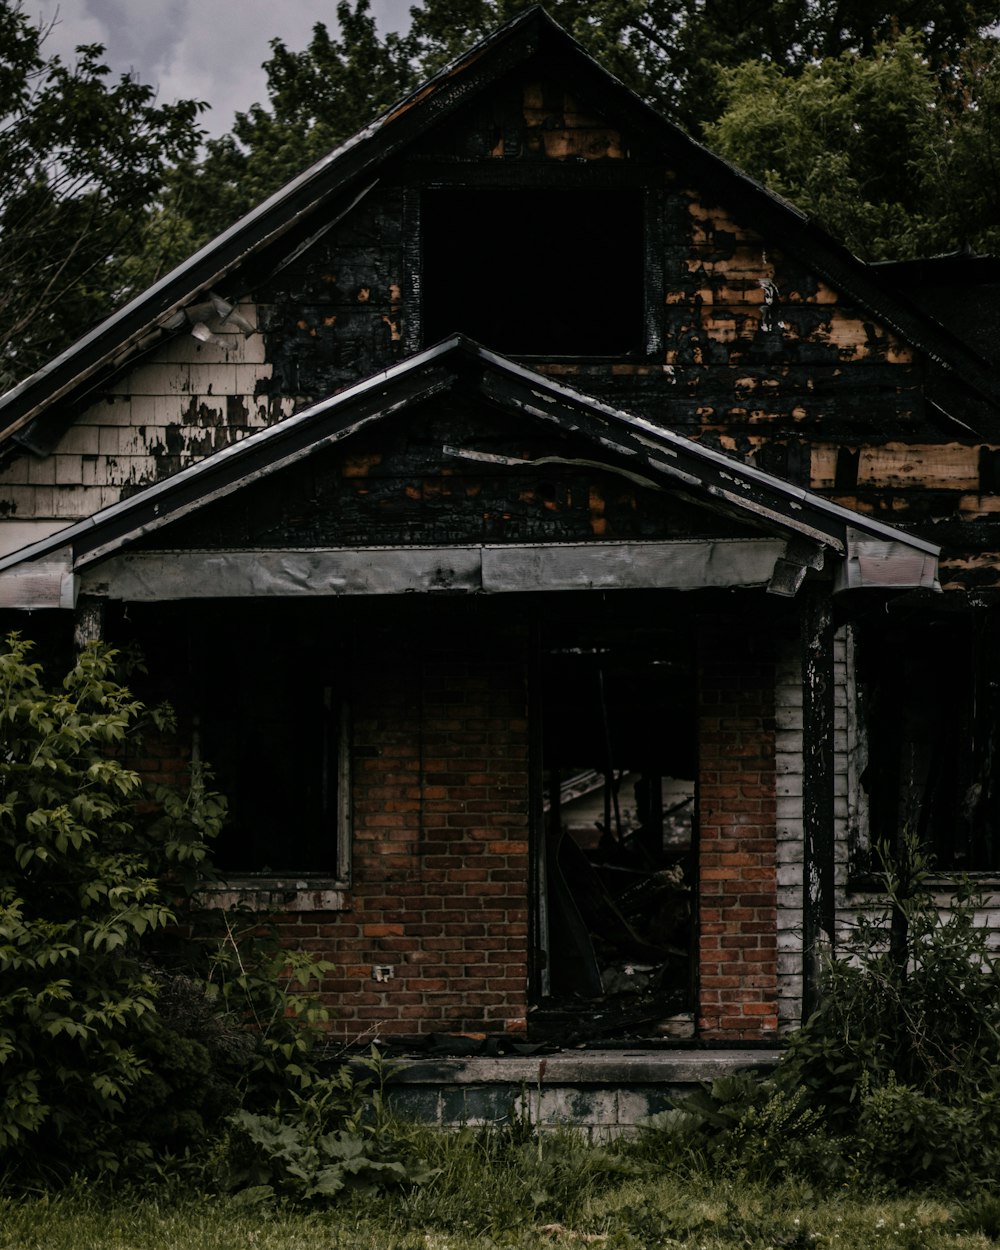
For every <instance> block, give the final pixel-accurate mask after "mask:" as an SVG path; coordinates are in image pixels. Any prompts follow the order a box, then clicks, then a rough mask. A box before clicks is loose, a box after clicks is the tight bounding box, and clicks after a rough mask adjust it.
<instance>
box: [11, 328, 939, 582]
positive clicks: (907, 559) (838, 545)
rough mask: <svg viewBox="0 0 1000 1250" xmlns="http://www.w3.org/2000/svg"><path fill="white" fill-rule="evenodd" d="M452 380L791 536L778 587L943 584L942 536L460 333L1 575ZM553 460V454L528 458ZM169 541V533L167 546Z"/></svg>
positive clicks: (128, 535) (23, 555)
mask: <svg viewBox="0 0 1000 1250" xmlns="http://www.w3.org/2000/svg"><path fill="white" fill-rule="evenodd" d="M449 392H450V393H456V394H460V395H462V396H463V397H465V398H468V399H469V400H470V401H474V402H480V403H489V404H491V405H492V406H494V407H499V408H501V409H506V410H508V411H510V412H511V413H516V414H518V415H520V416H521V417H528V418H529V419H533V420H535V421H538V422H540V423H543V424H547V425H549V426H550V427H555V428H557V429H560V430H562V431H566V432H570V433H572V434H574V435H575V436H576V437H577V438H582V439H583V440H585V441H586V442H589V443H590V445H591V446H592V447H593V456H594V458H593V460H592V461H584V462H583V463H590V464H593V465H595V466H598V467H602V468H608V469H610V470H611V471H613V472H616V473H619V474H621V475H622V476H624V477H626V478H629V479H631V480H633V481H635V482H637V483H639V484H641V485H645V486H650V487H654V488H661V489H662V488H669V489H671V490H673V491H674V492H675V493H676V494H677V495H679V496H680V497H682V498H684V499H687V500H689V501H690V502H692V503H695V504H698V505H701V506H707V507H709V508H711V509H713V510H715V511H717V512H721V513H724V514H728V515H730V516H732V517H734V518H736V519H737V520H739V521H741V522H742V523H743V524H744V525H746V524H748V523H749V524H750V525H751V526H753V527H754V529H756V530H758V531H762V533H763V535H764V536H767V537H770V538H779V539H781V540H783V541H784V544H785V545H784V548H783V552H784V554H783V556H781V557H780V558H779V560H778V564H777V565H776V566H775V569H774V575H773V577H772V578H771V585H770V589H772V590H773V591H776V593H779V594H794V593H795V590H796V589H797V588H798V586H799V584H801V581H802V580H803V578H804V577H805V575H806V572H807V570H809V569H821V568H822V567H823V564H824V559H825V557H826V555H827V553H830V554H831V555H832V556H834V557H837V558H839V560H840V562H841V563H840V565H839V572H838V577H839V587H840V588H850V587H854V586H879V587H881V588H883V589H916V588H931V589H936V588H937V557H938V554H939V548H938V547H937V546H935V545H934V544H933V543H929V542H926V541H925V540H923V539H921V538H918V537H915V536H913V535H911V534H907V533H905V532H904V531H902V530H900V529H897V528H895V527H894V526H890V525H886V524H884V523H883V522H881V521H877V520H875V519H873V518H871V517H867V516H863V515H861V514H859V513H856V512H853V511H851V510H850V509H848V508H844V507H842V506H840V505H839V504H836V503H833V502H831V501H830V500H828V499H825V498H823V497H822V496H821V495H818V494H815V493H813V492H811V491H808V490H805V489H804V488H802V487H799V486H796V485H793V484H792V483H790V482H787V481H785V480H783V479H782V478H779V477H776V476H775V475H773V474H770V473H766V472H764V471H763V470H761V469H758V468H756V467H755V466H753V465H750V464H747V463H746V462H744V461H742V460H740V459H738V458H737V457H735V456H731V455H727V454H725V453H723V452H720V451H716V450H715V449H713V448H710V447H705V446H703V445H702V444H700V443H696V442H694V441H692V440H691V439H689V438H686V437H684V436H682V435H680V434H677V433H675V432H674V431H671V430H667V429H664V428H662V427H660V426H658V425H656V424H654V423H653V422H652V421H650V420H649V419H647V418H644V417H639V416H636V415H634V414H631V413H628V412H624V411H622V410H620V409H617V408H614V407H612V406H610V405H608V404H605V403H603V402H601V401H600V400H598V399H595V398H594V397H592V396H589V395H586V394H583V393H581V392H579V391H577V390H574V389H573V388H572V387H569V386H567V385H566V384H565V383H562V382H558V381H555V380H553V379H551V378H548V377H545V376H543V375H542V374H539V373H536V372H533V371H532V370H530V369H528V368H526V367H524V366H523V365H520V364H517V363H515V362H514V361H511V360H508V359H507V358H505V357H503V356H500V355H498V354H497V353H495V352H492V351H489V350H488V349H486V348H484V347H482V346H481V345H480V344H478V343H474V342H472V341H471V340H469V339H466V338H464V337H463V336H461V335H455V336H452V337H450V338H448V339H445V340H443V341H442V342H441V343H438V344H437V345H436V346H434V347H431V348H428V349H427V350H425V351H423V352H420V353H419V354H418V355H416V356H412V357H410V358H408V359H407V360H404V361H403V362H401V363H400V364H398V365H396V366H394V367H393V368H392V369H389V370H387V371H385V372H383V373H379V374H376V375H375V376H373V377H370V378H368V379H366V380H365V381H363V382H360V383H358V384H356V385H354V386H351V387H349V388H347V389H345V390H343V391H340V392H339V393H337V394H334V395H331V396H329V397H328V398H326V399H324V400H322V401H320V402H319V403H316V404H313V405H311V406H310V407H308V408H306V409H304V410H303V411H302V412H300V413H298V414H297V415H295V416H292V417H289V418H287V419H286V420H285V421H283V422H281V423H279V424H277V425H274V426H271V427H270V428H268V429H264V430H261V431H259V432H258V433H255V434H253V435H251V436H249V437H247V438H245V439H243V440H242V441H241V442H239V443H236V444H234V445H233V446H231V447H228V448H225V449H224V450H222V451H219V452H217V453H215V454H214V455H212V456H210V457H208V458H207V459H205V460H202V461H200V462H199V463H197V464H195V465H192V466H190V467H188V468H186V469H183V470H181V471H180V472H178V473H176V474H174V475H173V476H172V477H170V478H168V479H166V480H164V481H162V482H157V483H154V484H152V485H150V486H147V487H145V488H144V489H143V490H141V491H139V492H137V493H136V494H135V495H133V496H132V497H130V498H129V499H127V500H123V501H121V502H119V503H116V504H113V505H111V506H110V507H107V508H104V509H102V510H100V511H99V512H96V513H94V514H93V515H92V516H90V517H88V518H86V519H85V520H83V521H80V522H77V523H75V524H73V525H70V526H68V527H67V528H65V529H63V530H60V531H58V532H57V533H55V534H53V535H51V536H50V537H48V538H46V539H43V540H41V541H39V542H36V543H33V544H31V545H29V546H26V547H23V548H21V549H20V550H19V551H16V552H13V553H11V554H9V555H7V556H4V557H3V558H0V584H5V585H6V586H7V587H8V588H12V587H13V585H14V581H15V580H23V577H25V576H26V577H31V576H32V570H33V569H34V570H35V571H36V572H39V573H40V572H41V565H42V564H44V563H45V562H46V561H47V560H48V561H52V559H53V557H57V553H58V557H57V559H58V562H59V563H60V564H61V565H62V567H63V569H64V570H65V572H66V573H69V572H72V573H73V574H79V573H80V572H82V571H83V570H85V569H87V568H88V567H91V566H93V565H95V564H96V563H97V562H99V561H104V560H106V559H107V558H109V557H111V556H113V555H115V554H117V553H119V552H122V551H123V550H124V549H127V548H128V547H130V546H131V545H132V544H134V543H136V542H137V541H138V540H139V539H140V538H143V537H145V536H147V535H150V534H153V533H156V532H157V531H158V530H161V529H162V528H163V527H165V526H167V525H169V524H170V523H171V522H173V521H176V520H178V519H180V518H181V517H184V516H187V515H190V514H192V513H195V512H197V511H198V510H199V509H202V508H204V507H206V506H208V505H209V504H211V503H213V502H215V501H216V500H219V499H221V498H224V497H225V496H227V495H230V494H232V493H233V492H235V491H238V490H239V489H240V488H241V487H243V486H246V485H248V484H249V483H251V482H254V481H258V480H260V479H261V478H264V477H267V476H268V475H270V474H273V473H276V472H278V471H280V470H281V469H284V468H287V467H288V466H290V465H292V464H294V463H296V462H298V461H300V460H302V459H303V458H305V457H307V456H310V455H312V454H313V453H315V452H316V451H318V450H319V449H321V448H324V447H332V446H334V445H337V444H340V443H342V442H343V441H344V440H347V439H350V438H351V437H352V436H353V435H355V434H357V433H358V432H359V431H361V430H365V429H369V428H371V427H372V426H375V425H377V424H378V423H379V422H380V421H384V420H385V419H386V418H387V417H389V416H390V415H392V414H395V413H399V412H401V411H403V410H405V409H407V408H409V407H410V406H412V405H414V404H416V403H418V402H422V401H425V400H427V399H430V398H432V397H433V396H435V395H443V394H445V393H449ZM441 454H442V458H443V459H444V460H448V459H455V460H462V459H466V460H480V461H482V460H485V461H487V462H489V463H492V464H496V463H498V462H499V463H501V464H505V463H509V464H512V465H516V464H518V463H522V464H523V463H524V462H518V461H516V460H508V459H505V458H503V457H497V456H493V455H491V454H490V453H488V452H483V451H480V450H477V449H476V448H474V447H454V446H450V445H447V444H445V445H444V446H443V447H442V449H441ZM550 462H556V458H554V457H548V458H545V459H544V460H542V461H540V462H529V463H550ZM577 463H580V462H577ZM169 545H170V544H169V541H165V543H164V546H165V547H169ZM555 545H556V544H553V546H555ZM779 566H780V567H779ZM272 593H274V592H272ZM3 604H6V606H30V605H28V604H26V603H22V602H20V600H17V601H12V600H11V599H10V597H9V596H8V595H6V594H4V593H3V590H2V588H0V605H3ZM35 606H42V605H41V603H37V604H36V605H35ZM52 606H57V605H56V604H53V605H52ZM62 606H65V595H63V602H62Z"/></svg>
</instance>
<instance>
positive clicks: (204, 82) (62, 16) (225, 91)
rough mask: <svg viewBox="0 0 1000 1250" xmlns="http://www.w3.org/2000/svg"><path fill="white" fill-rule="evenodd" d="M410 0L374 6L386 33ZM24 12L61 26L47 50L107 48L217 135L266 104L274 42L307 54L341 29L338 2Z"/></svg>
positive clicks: (77, 4)
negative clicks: (190, 106) (315, 36)
mask: <svg viewBox="0 0 1000 1250" xmlns="http://www.w3.org/2000/svg"><path fill="white" fill-rule="evenodd" d="M410 2H411V0H374V3H373V4H372V12H373V13H374V15H375V18H376V21H377V23H378V28H379V30H380V31H382V32H383V33H384V32H385V31H387V30H399V29H403V28H405V27H406V26H407V25H408V24H409V5H410ZM25 7H26V10H27V11H28V13H29V14H30V16H31V17H33V18H35V17H40V18H41V20H42V21H43V22H44V23H46V24H47V23H49V22H53V23H54V24H53V27H52V31H51V34H50V36H49V40H48V42H47V44H46V47H47V48H48V49H49V50H50V51H52V52H58V53H60V55H62V56H63V58H64V59H66V58H69V57H71V56H72V53H73V49H74V48H75V47H76V46H77V45H78V44H81V43H102V44H104V46H105V48H106V49H107V51H106V53H105V60H106V62H107V64H108V65H109V66H110V67H111V69H112V70H113V71H114V72H115V73H116V74H118V73H130V72H131V73H135V74H137V75H138V77H139V78H140V79H141V80H142V81H143V82H148V83H152V85H153V86H155V87H156V88H157V89H158V92H159V98H160V100H162V101H165V102H169V101H172V100H177V99H186V98H190V97H193V98H195V99H199V100H205V101H206V102H207V103H208V104H209V105H211V111H210V112H207V113H205V114H204V115H203V123H204V124H205V126H206V127H207V129H208V130H209V131H210V132H211V133H212V134H221V133H223V132H224V131H226V130H228V129H229V128H230V126H231V125H232V120H233V114H234V113H236V112H237V111H240V112H242V111H245V110H246V109H247V108H249V106H250V105H251V104H253V103H255V102H258V101H263V100H264V99H265V97H266V94H267V91H266V79H265V76H264V71H263V69H262V68H261V66H262V64H263V62H264V61H265V60H267V58H268V56H269V55H270V47H269V44H270V41H271V40H272V39H275V38H280V39H282V40H283V41H284V42H285V43H286V44H287V45H288V47H290V48H295V49H298V48H304V47H305V46H306V44H307V43H308V42H309V39H310V36H311V34H312V28H313V26H314V25H315V24H316V23H317V22H325V23H326V25H327V26H328V27H330V28H331V29H335V28H336V15H335V5H334V4H333V2H332V0H281V3H280V4H276V3H275V0H62V2H61V3H57V0H34V3H32V2H31V0H29V3H28V4H27V5H26V6H25Z"/></svg>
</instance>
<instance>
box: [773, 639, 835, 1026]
mask: <svg viewBox="0 0 1000 1250" xmlns="http://www.w3.org/2000/svg"><path fill="white" fill-rule="evenodd" d="M847 686H848V650H847V634H846V630H845V629H844V628H841V629H840V630H838V631H837V636H836V639H835V643H834V814H835V821H834V834H835V845H836V847H837V861H836V869H835V873H836V875H835V884H836V890H837V907H838V923H840V919H841V917H840V908H841V906H842V903H843V894H844V885H845V883H846V856H845V854H844V850H843V848H844V847H846V838H847V812H848V796H849V794H850V784H851V783H850V777H849V753H848V725H849V721H848V693H847ZM775 724H776V736H775V750H776V753H777V772H778V811H777V822H778V823H777V828H778V994H779V1013H778V1019H779V1027H780V1029H781V1031H782V1032H785V1033H787V1032H789V1031H791V1030H793V1029H795V1028H797V1027H798V1025H799V1023H800V1022H801V1015H802V992H803V983H802V964H803V925H802V897H803V879H804V873H805V865H804V862H803V849H804V844H803V831H802V783H803V775H802V770H803V745H802V663H801V655H800V652H799V648H798V643H797V640H796V641H789V642H787V643H786V644H785V647H784V650H783V653H782V654H781V655H780V657H779V661H778V666H777V675H776V689H775Z"/></svg>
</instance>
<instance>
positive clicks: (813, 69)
mask: <svg viewBox="0 0 1000 1250" xmlns="http://www.w3.org/2000/svg"><path fill="white" fill-rule="evenodd" d="M721 77H722V94H723V98H724V100H725V108H724V111H723V113H722V115H721V116H720V118H719V120H718V121H717V122H715V123H713V124H712V125H709V126H707V127H706V139H707V142H708V143H709V145H710V146H711V147H713V148H714V149H715V150H716V151H718V152H719V153H720V154H721V155H723V156H725V157H727V158H728V159H730V160H732V161H734V162H735V163H737V164H739V165H741V166H742V167H743V168H744V169H745V170H746V171H747V172H748V173H750V174H751V175H753V176H754V177H755V178H757V179H759V180H760V181H761V182H764V183H765V184H766V185H767V186H769V187H770V188H771V189H772V190H774V191H777V192H778V193H779V194H781V195H783V196H785V197H786V198H787V199H789V200H791V201H792V202H793V203H795V204H796V205H797V206H798V207H799V208H801V209H803V210H805V211H806V212H807V213H809V214H810V215H811V216H814V217H815V218H817V219H818V220H819V221H820V222H821V223H822V224H823V225H824V226H825V227H826V228H827V229H828V230H829V231H830V232H831V233H832V234H834V235H835V236H836V237H838V238H840V239H841V240H843V241H844V242H845V243H846V244H847V245H848V247H850V248H852V249H853V250H854V251H855V252H856V253H857V254H858V255H859V256H861V257H863V258H864V259H866V260H884V259H901V258H905V257H909V256H916V255H930V254H934V253H940V252H947V251H951V250H955V249H957V248H960V247H970V248H971V249H972V250H974V251H982V252H987V251H990V250H991V249H997V248H1000V45H998V44H997V42H996V41H995V40H980V41H977V42H976V44H975V45H974V46H973V47H970V48H969V49H967V50H966V51H965V53H964V54H963V57H962V59H961V61H960V63H959V64H957V65H956V67H955V72H954V74H953V75H952V76H951V78H950V80H949V82H948V84H947V86H943V85H942V82H941V79H940V77H939V75H938V74H936V73H935V71H934V68H933V65H932V62H931V60H930V58H929V57H928V55H927V53H926V49H925V47H924V44H923V40H922V39H921V37H920V36H917V35H901V36H900V37H899V38H897V39H896V40H895V41H894V42H892V43H884V44H879V45H877V46H876V47H875V48H874V49H873V50H872V51H871V53H870V54H862V53H859V52H843V53H841V54H840V55H839V56H836V57H827V58H824V59H823V60H821V61H818V62H814V63H812V64H810V65H807V66H806V67H805V68H804V69H803V70H802V71H801V72H800V73H798V74H795V73H793V72H792V71H790V70H789V69H788V68H787V67H779V66H777V65H773V64H767V63H762V62H747V63H745V64H743V65H739V66H736V67H735V68H733V69H729V70H725V71H723V73H722V76H721Z"/></svg>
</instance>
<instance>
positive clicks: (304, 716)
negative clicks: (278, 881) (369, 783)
mask: <svg viewBox="0 0 1000 1250" xmlns="http://www.w3.org/2000/svg"><path fill="white" fill-rule="evenodd" d="M234 676H235V675H234V674H233V673H232V672H231V671H229V672H223V673H222V674H220V675H218V676H217V677H216V679H215V680H212V681H210V682H209V683H207V685H206V688H205V690H204V697H203V700H202V707H203V709H204V710H203V711H202V712H201V713H200V714H199V715H198V718H197V722H196V727H195V731H196V734H197V745H198V750H199V752H200V753H201V754H203V756H204V758H205V759H206V760H207V761H208V763H209V766H210V767H211V770H212V773H213V775H214V782H213V784H214V785H215V786H216V788H217V789H219V790H221V791H222V793H224V794H225V795H226V796H227V797H228V799H229V821H228V823H227V825H226V827H225V829H224V830H223V832H222V833H221V834H220V836H219V838H218V840H217V842H216V844H215V849H214V852H213V859H214V861H215V864H216V866H217V867H218V868H219V869H220V871H221V872H222V873H223V875H225V874H226V873H234V874H237V875H242V874H260V875H263V876H288V875H294V876H322V877H336V878H338V879H339V878H341V877H342V876H343V872H342V871H341V868H340V865H339V864H338V858H339V856H338V842H339V841H340V839H339V838H338V832H339V828H338V827H339V825H340V823H341V822H342V816H341V813H340V808H341V798H342V795H341V786H342V785H343V784H344V783H343V774H344V772H345V767H344V764H345V761H346V708H345V705H344V704H343V702H342V701H341V700H339V699H338V698H337V695H336V692H335V690H334V689H333V687H331V686H323V685H319V684H318V683H317V682H315V680H310V679H309V677H308V675H305V674H297V675H296V677H297V678H298V679H299V680H298V681H296V679H295V678H293V679H292V680H291V681H289V680H288V678H289V676H290V675H289V674H287V673H280V672H279V673H268V674H266V675H265V676H264V677H263V678H261V679H257V680H255V681H254V682H253V683H252V685H251V684H249V683H247V682H246V680H245V678H244V679H242V680H241V679H239V678H236V679H234Z"/></svg>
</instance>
